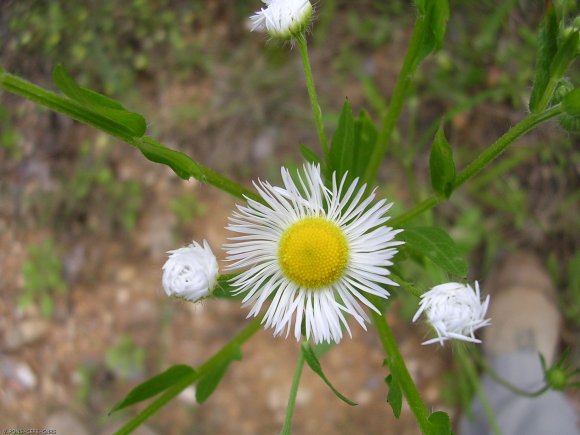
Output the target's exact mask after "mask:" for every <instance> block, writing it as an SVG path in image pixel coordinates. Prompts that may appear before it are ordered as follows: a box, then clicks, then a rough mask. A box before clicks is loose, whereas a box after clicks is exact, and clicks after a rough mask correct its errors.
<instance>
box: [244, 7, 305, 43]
mask: <svg viewBox="0 0 580 435" xmlns="http://www.w3.org/2000/svg"><path fill="white" fill-rule="evenodd" d="M262 1H263V2H264V3H265V4H266V8H265V9H264V8H262V9H260V10H259V11H258V12H256V13H255V14H254V15H252V16H251V17H250V22H251V25H252V32H253V31H256V30H257V31H260V32H268V33H269V34H270V36H272V37H274V38H280V39H292V38H293V37H295V36H298V35H299V34H300V33H302V32H303V31H305V30H306V28H307V27H308V25H309V24H310V20H311V19H312V5H311V4H310V2H309V1H308V0H262Z"/></svg>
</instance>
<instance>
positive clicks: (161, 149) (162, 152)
mask: <svg viewBox="0 0 580 435" xmlns="http://www.w3.org/2000/svg"><path fill="white" fill-rule="evenodd" d="M137 147H138V148H139V150H141V152H142V153H143V155H144V156H145V157H147V159H148V160H151V161H152V162H155V163H161V164H163V165H167V166H169V167H170V168H171V169H173V171H174V172H175V173H176V174H177V175H178V176H179V177H180V178H183V179H184V180H187V179H189V177H195V178H197V179H198V180H203V178H204V174H203V171H202V169H201V168H200V167H199V165H198V164H197V162H196V161H195V160H193V159H192V158H191V157H189V156H188V155H187V154H184V153H182V152H179V151H175V150H172V149H170V148H167V147H165V146H163V145H162V144H160V143H159V142H157V141H154V140H153V139H151V138H148V137H145V138H143V140H142V141H141V142H140V143H138V144H137Z"/></svg>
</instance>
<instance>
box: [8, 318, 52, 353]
mask: <svg viewBox="0 0 580 435" xmlns="http://www.w3.org/2000/svg"><path fill="white" fill-rule="evenodd" d="M48 326H49V325H48V322H47V321H45V320H42V319H31V320H25V321H23V322H20V323H17V324H16V326H15V327H14V328H12V329H9V330H7V331H6V333H5V334H4V346H5V348H6V349H7V350H16V349H19V348H21V347H22V346H25V345H27V344H30V343H32V342H34V341H37V340H39V339H41V338H42V337H44V336H45V335H46V333H47V332H48Z"/></svg>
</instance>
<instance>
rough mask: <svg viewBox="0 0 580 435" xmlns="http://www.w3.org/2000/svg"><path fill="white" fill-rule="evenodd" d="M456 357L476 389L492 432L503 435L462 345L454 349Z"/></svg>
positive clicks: (495, 434)
mask: <svg viewBox="0 0 580 435" xmlns="http://www.w3.org/2000/svg"><path fill="white" fill-rule="evenodd" d="M454 350H455V353H456V355H457V356H458V357H459V362H460V364H461V365H462V366H463V369H464V370H465V372H466V374H467V377H468V378H469V382H471V384H472V385H473V388H474V389H475V393H476V394H477V397H479V400H480V402H481V406H482V407H483V411H484V412H485V415H486V417H487V420H488V423H489V425H490V428H491V432H492V433H493V434H494V435H501V434H502V432H501V429H500V427H499V424H498V422H497V418H496V417H495V412H494V410H493V408H492V407H491V404H490V403H489V400H488V398H487V394H486V393H485V390H484V389H483V388H481V382H480V381H479V377H478V376H477V372H476V371H475V367H473V364H472V361H471V360H470V359H469V356H467V354H466V353H465V350H464V348H463V346H462V345H461V344H460V345H458V346H455V347H454Z"/></svg>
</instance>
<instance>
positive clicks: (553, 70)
mask: <svg viewBox="0 0 580 435" xmlns="http://www.w3.org/2000/svg"><path fill="white" fill-rule="evenodd" d="M579 39H580V32H578V31H577V30H576V31H573V32H571V33H570V34H569V35H568V36H567V37H566V39H565V40H564V43H563V44H561V45H560V47H558V51H557V52H556V54H555V55H554V58H553V59H552V63H551V64H550V77H551V78H552V79H554V80H559V79H560V78H562V76H563V75H564V73H565V72H566V70H567V69H568V65H570V62H572V60H574V58H575V57H576V53H577V52H578V41H579Z"/></svg>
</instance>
